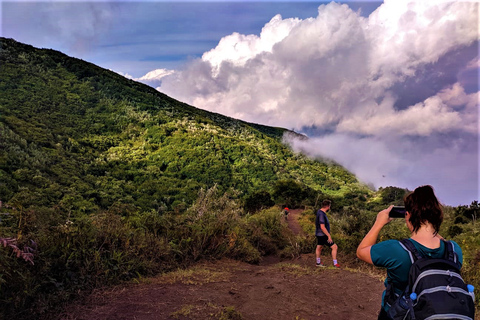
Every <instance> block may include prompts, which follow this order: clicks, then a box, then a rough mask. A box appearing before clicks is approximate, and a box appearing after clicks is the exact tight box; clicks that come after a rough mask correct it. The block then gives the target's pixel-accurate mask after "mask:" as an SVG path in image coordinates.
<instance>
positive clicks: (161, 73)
mask: <svg viewBox="0 0 480 320" xmlns="http://www.w3.org/2000/svg"><path fill="white" fill-rule="evenodd" d="M174 72H175V71H173V70H167V69H155V70H153V71H150V72H148V73H147V74H146V75H144V76H142V77H140V78H138V79H137V80H139V81H155V80H157V81H158V80H161V79H162V78H163V77H166V76H169V75H171V74H173V73H174Z"/></svg>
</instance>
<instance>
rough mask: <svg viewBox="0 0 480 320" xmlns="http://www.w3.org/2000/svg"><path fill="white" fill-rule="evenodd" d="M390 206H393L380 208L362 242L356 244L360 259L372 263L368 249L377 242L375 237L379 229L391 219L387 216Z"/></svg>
mask: <svg viewBox="0 0 480 320" xmlns="http://www.w3.org/2000/svg"><path fill="white" fill-rule="evenodd" d="M392 208H393V206H390V207H388V208H387V209H385V210H382V211H380V212H379V213H378V214H377V219H376V220H375V223H374V224H373V227H372V228H371V229H370V231H369V232H368V233H367V235H366V236H365V237H364V238H363V240H362V242H360V244H359V245H358V248H357V257H358V258H359V259H360V260H363V261H365V262H367V263H370V264H373V262H372V256H371V254H370V249H371V248H372V246H373V245H374V244H375V243H377V238H378V234H379V233H380V230H382V228H383V227H384V226H385V225H386V224H387V223H389V222H390V221H392V220H393V219H392V218H390V217H389V216H388V214H389V212H390V210H392Z"/></svg>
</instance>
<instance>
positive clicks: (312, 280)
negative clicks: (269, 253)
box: [60, 210, 383, 320]
mask: <svg viewBox="0 0 480 320" xmlns="http://www.w3.org/2000/svg"><path fill="white" fill-rule="evenodd" d="M300 212H301V211H300V210H292V212H291V213H290V215H289V217H288V223H289V225H290V227H291V228H292V230H294V232H295V233H298V232H300V226H299V225H298V222H297V221H296V216H297V215H298V214H300ZM382 290H383V283H382V281H380V280H379V279H378V278H373V277H370V276H368V275H366V274H362V273H357V272H354V271H351V270H348V269H335V268H333V267H328V268H319V267H316V266H315V256H314V254H313V253H312V254H306V255H302V256H301V257H300V258H299V259H296V260H293V261H292V260H288V261H280V260H279V259H278V258H274V257H269V258H265V259H264V260H263V261H262V263H261V264H260V265H250V264H247V263H243V262H238V261H233V260H228V259H224V260H220V261H215V262H204V263H201V264H198V265H196V266H195V267H192V268H190V269H188V270H182V271H177V272H173V273H169V274H166V275H163V276H158V277H155V278H150V279H144V280H143V281H142V283H140V284H129V285H124V286H119V287H115V288H110V289H107V290H103V291H101V290H100V291H98V292H96V293H94V294H92V295H91V296H90V297H88V298H87V299H86V301H84V302H83V303H77V304H75V305H72V306H71V307H69V308H68V310H67V311H66V312H65V314H63V315H62V316H61V317H60V319H62V320H73V319H75V320H100V319H102V320H127V319H128V320H131V319H137V320H153V319H181V320H183V319H185V320H186V319H189V320H206V319H220V320H228V319H233V320H237V319H244V320H250V319H252V320H256V319H261V320H268V319H275V320H283V319H291V320H310V319H322V320H329V319H332V320H333V319H335V320H347V319H356V320H362V319H376V317H377V312H378V310H379V309H380V299H381V298H380V297H381V292H382Z"/></svg>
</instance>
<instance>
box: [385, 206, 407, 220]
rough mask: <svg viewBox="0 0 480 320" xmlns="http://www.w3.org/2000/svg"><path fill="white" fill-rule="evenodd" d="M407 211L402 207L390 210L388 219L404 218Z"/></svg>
mask: <svg viewBox="0 0 480 320" xmlns="http://www.w3.org/2000/svg"><path fill="white" fill-rule="evenodd" d="M406 213H407V211H406V210H405V207H403V206H395V207H393V208H392V210H390V213H389V215H388V216H389V217H390V218H405V214H406Z"/></svg>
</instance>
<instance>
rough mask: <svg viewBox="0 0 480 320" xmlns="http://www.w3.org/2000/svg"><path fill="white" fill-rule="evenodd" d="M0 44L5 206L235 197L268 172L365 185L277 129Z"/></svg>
mask: <svg viewBox="0 0 480 320" xmlns="http://www.w3.org/2000/svg"><path fill="white" fill-rule="evenodd" d="M0 50H1V53H0V73H1V79H0V81H1V82H0V91H1V92H2V95H1V96H0V132H1V146H2V149H3V150H4V151H5V152H2V155H1V157H0V175H1V179H2V184H1V185H0V199H1V200H2V201H3V202H7V203H9V204H11V205H13V206H22V207H24V208H28V207H30V206H53V205H56V206H59V208H60V209H61V210H68V211H71V212H83V213H92V212H95V211H97V210H102V209H108V208H109V207H111V206H112V205H113V204H115V203H119V202H120V203H122V204H129V205H132V206H134V207H135V208H139V209H142V210H149V209H152V208H154V209H156V210H160V211H169V210H175V209H177V210H179V209H182V208H186V207H188V206H189V205H191V204H192V203H193V201H194V199H195V198H196V196H197V193H198V190H199V189H200V188H209V187H212V186H213V185H215V184H217V185H218V188H219V189H220V190H221V191H227V190H230V191H232V190H235V191H237V192H238V193H237V194H238V197H240V198H244V197H246V196H247V195H249V194H251V193H252V192H255V191H258V190H267V191H270V192H271V191H273V188H274V186H275V183H276V182H277V181H279V180H294V181H297V182H298V183H300V184H301V185H302V186H303V187H305V188H308V189H311V190H314V191H315V192H323V193H327V194H338V195H342V194H345V193H346V192H351V191H354V192H357V191H362V192H364V193H368V190H366V188H364V187H363V186H361V185H360V184H359V183H358V181H357V180H356V178H355V177H354V176H353V175H352V174H350V173H349V172H347V171H346V170H344V169H343V168H341V167H339V166H336V165H331V164H330V165H327V164H325V163H322V162H317V161H311V160H309V159H307V158H305V157H303V156H301V155H297V154H294V153H293V152H292V151H291V150H290V149H289V148H287V147H286V146H285V145H283V144H282V143H281V138H282V135H283V133H284V132H286V131H287V130H285V129H281V128H272V127H267V126H262V125H257V124H249V123H246V122H242V121H239V120H235V119H232V118H228V117H225V116H222V115H219V114H215V113H210V112H207V111H203V110H200V109H197V108H194V107H192V106H189V105H186V104H183V103H180V102H178V101H176V100H174V99H172V98H169V97H168V96H166V95H164V94H162V93H160V92H158V91H156V90H154V89H153V88H151V87H148V86H146V85H143V84H140V83H137V82H134V81H132V80H128V79H125V78H124V77H122V76H120V75H117V74H115V73H113V72H111V71H107V70H105V69H102V68H99V67H97V66H95V65H93V64H90V63H87V62H85V61H82V60H79V59H75V58H70V57H68V56H66V55H64V54H62V53H60V52H57V51H53V50H39V49H36V48H33V47H31V46H28V45H24V44H20V43H18V42H15V41H14V40H11V39H1V49H0Z"/></svg>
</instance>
